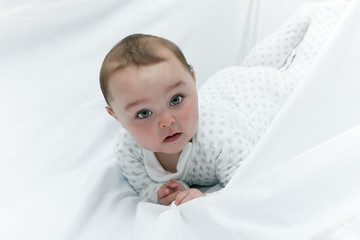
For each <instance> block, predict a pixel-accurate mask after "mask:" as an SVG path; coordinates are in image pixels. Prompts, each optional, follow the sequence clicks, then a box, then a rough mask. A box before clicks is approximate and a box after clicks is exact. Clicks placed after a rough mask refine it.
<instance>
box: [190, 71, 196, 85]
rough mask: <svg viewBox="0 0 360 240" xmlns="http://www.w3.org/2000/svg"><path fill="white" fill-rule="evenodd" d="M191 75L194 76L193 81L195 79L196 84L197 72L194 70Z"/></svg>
mask: <svg viewBox="0 0 360 240" xmlns="http://www.w3.org/2000/svg"><path fill="white" fill-rule="evenodd" d="M191 75H192V77H193V79H194V82H196V74H195V71H194V70H192V72H191Z"/></svg>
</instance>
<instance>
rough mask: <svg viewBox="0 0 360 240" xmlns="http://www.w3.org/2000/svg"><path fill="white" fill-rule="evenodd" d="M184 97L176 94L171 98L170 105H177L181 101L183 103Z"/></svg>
mask: <svg viewBox="0 0 360 240" xmlns="http://www.w3.org/2000/svg"><path fill="white" fill-rule="evenodd" d="M182 99H183V97H182V96H175V97H173V98H172V99H171V102H170V106H174V105H177V104H179V103H181V101H182Z"/></svg>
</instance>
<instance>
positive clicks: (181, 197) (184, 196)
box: [175, 188, 206, 206]
mask: <svg viewBox="0 0 360 240" xmlns="http://www.w3.org/2000/svg"><path fill="white" fill-rule="evenodd" d="M204 196H206V195H205V194H204V193H202V192H200V191H199V190H197V189H195V188H191V189H189V190H186V191H183V192H181V193H179V194H178V195H177V196H176V200H175V205H176V206H179V205H180V204H183V203H185V202H188V201H190V200H192V199H194V198H198V197H204Z"/></svg>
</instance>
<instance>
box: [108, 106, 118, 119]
mask: <svg viewBox="0 0 360 240" xmlns="http://www.w3.org/2000/svg"><path fill="white" fill-rule="evenodd" d="M105 109H106V111H107V112H108V113H109V114H110V116H112V117H113V118H115V119H116V120H117V121H119V119H118V118H117V117H116V115H115V113H114V111H113V110H112V109H111V108H110V107H108V106H106V107H105Z"/></svg>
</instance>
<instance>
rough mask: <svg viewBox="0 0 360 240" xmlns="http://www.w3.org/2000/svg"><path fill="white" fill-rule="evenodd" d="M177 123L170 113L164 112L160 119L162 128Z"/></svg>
mask: <svg viewBox="0 0 360 240" xmlns="http://www.w3.org/2000/svg"><path fill="white" fill-rule="evenodd" d="M174 124H175V118H174V117H173V116H171V115H170V114H163V115H162V116H161V119H160V128H166V127H170V126H173V125H174Z"/></svg>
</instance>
